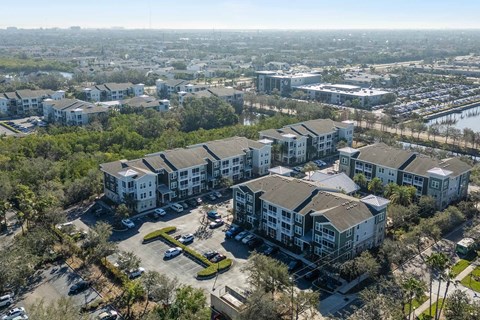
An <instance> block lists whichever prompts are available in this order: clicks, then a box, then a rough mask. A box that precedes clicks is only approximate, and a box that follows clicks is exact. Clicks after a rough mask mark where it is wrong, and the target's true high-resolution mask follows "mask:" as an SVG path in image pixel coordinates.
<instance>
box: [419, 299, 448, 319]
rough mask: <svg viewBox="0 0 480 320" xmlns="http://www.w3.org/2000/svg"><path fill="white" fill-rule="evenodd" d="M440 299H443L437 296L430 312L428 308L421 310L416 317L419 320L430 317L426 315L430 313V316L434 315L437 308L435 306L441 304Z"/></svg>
mask: <svg viewBox="0 0 480 320" xmlns="http://www.w3.org/2000/svg"><path fill="white" fill-rule="evenodd" d="M442 301H443V298H439V299H438V300H437V301H436V302H435V303H434V304H432V309H431V310H430V313H429V312H428V309H427V310H425V311H423V312H422V314H421V315H420V316H419V317H418V318H419V319H420V320H426V319H430V318H429V317H428V315H430V316H432V317H435V310H437V306H440V305H441V304H442ZM444 308H445V307H444ZM432 319H433V318H432Z"/></svg>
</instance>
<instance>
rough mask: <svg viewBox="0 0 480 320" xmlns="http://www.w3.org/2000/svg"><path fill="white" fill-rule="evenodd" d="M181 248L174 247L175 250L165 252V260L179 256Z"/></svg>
mask: <svg viewBox="0 0 480 320" xmlns="http://www.w3.org/2000/svg"><path fill="white" fill-rule="evenodd" d="M182 251H183V250H182V248H179V247H175V248H170V249H168V250H167V251H165V258H173V257H176V256H178V255H179V254H181V253H182Z"/></svg>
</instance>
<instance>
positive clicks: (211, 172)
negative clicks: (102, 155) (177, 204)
mask: <svg viewBox="0 0 480 320" xmlns="http://www.w3.org/2000/svg"><path fill="white" fill-rule="evenodd" d="M270 153H271V146H270V144H269V143H262V142H258V141H253V140H250V139H247V138H244V137H233V138H228V139H222V140H215V141H209V142H205V143H200V144H196V145H192V146H189V147H187V148H178V149H173V150H166V151H162V152H158V153H154V154H149V155H146V156H145V157H143V158H141V159H136V160H131V161H127V160H121V161H115V162H111V163H105V164H102V165H101V166H100V170H102V171H103V172H104V175H105V178H104V181H107V180H108V181H111V183H113V184H115V185H118V184H120V183H121V182H122V181H124V180H125V179H123V180H121V179H120V178H119V176H120V175H119V170H122V171H125V170H127V169H131V170H133V171H135V172H138V171H143V172H146V171H148V172H150V173H152V174H154V175H155V192H154V193H152V195H150V193H148V195H147V196H146V198H136V197H137V196H138V193H139V192H140V191H139V190H138V188H139V186H138V185H137V184H136V183H135V181H134V180H129V181H131V182H132V188H134V189H135V191H132V192H131V193H132V195H131V197H130V198H133V199H134V200H141V201H142V202H141V203H137V204H136V206H135V207H134V209H135V210H137V211H138V212H141V211H145V210H148V209H151V208H154V207H156V206H157V205H164V204H167V203H169V202H172V201H177V200H179V199H184V198H188V197H191V196H195V195H199V194H202V193H204V192H206V191H208V190H211V189H214V188H218V187H220V186H221V184H222V180H223V179H231V180H232V181H233V182H238V181H241V180H244V179H250V178H251V177H256V176H261V175H264V174H267V173H268V169H269V168H270V158H271V154H270ZM104 189H105V195H107V197H108V198H110V199H111V200H113V201H115V202H123V200H124V199H125V197H124V196H122V195H121V194H119V193H118V192H117V190H120V189H118V188H117V189H115V188H112V187H111V184H107V183H105V184H104ZM140 193H142V192H140ZM150 200H152V202H151V203H150Z"/></svg>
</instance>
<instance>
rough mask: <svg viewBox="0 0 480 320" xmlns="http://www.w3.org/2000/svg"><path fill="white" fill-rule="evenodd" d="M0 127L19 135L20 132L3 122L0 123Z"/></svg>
mask: <svg viewBox="0 0 480 320" xmlns="http://www.w3.org/2000/svg"><path fill="white" fill-rule="evenodd" d="M0 125H1V126H3V127H5V128H7V129H8V130H10V131H13V132H15V133H21V131H18V130H17V129H15V128H14V127H12V126H10V125H8V124H6V123H5V122H0Z"/></svg>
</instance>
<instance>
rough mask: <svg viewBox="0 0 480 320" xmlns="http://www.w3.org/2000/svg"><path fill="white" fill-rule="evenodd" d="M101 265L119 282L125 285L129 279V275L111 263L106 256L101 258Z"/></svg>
mask: <svg viewBox="0 0 480 320" xmlns="http://www.w3.org/2000/svg"><path fill="white" fill-rule="evenodd" d="M100 265H101V267H102V268H103V269H104V270H105V271H106V272H107V274H108V275H109V276H110V277H111V278H112V279H113V280H114V281H116V282H117V283H118V284H120V285H123V284H124V283H126V282H127V281H129V280H128V277H127V275H126V274H125V273H123V272H122V271H121V270H120V269H118V268H117V267H115V266H114V265H113V264H111V263H110V262H109V261H108V260H107V259H106V258H104V259H101V260H100Z"/></svg>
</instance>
